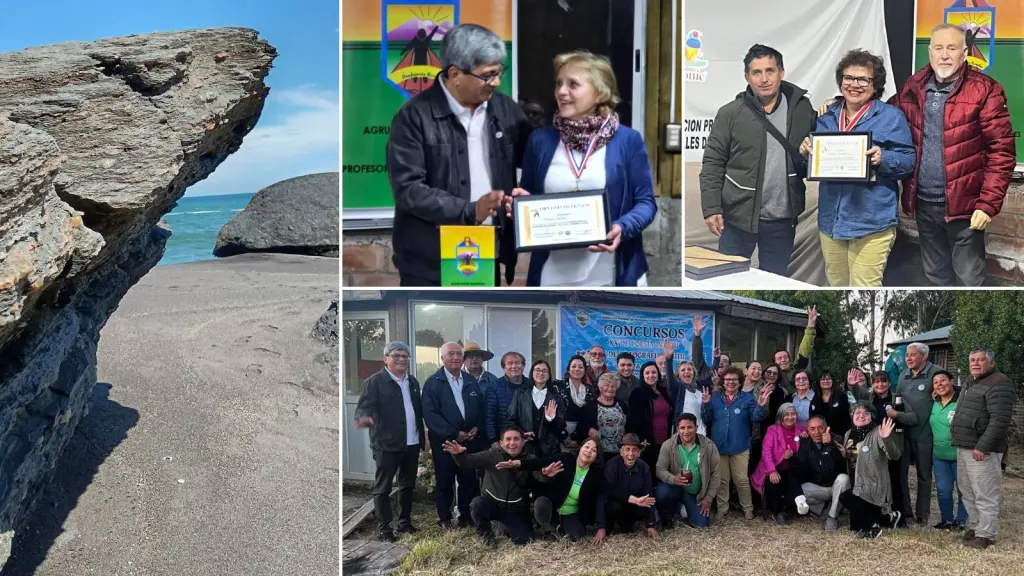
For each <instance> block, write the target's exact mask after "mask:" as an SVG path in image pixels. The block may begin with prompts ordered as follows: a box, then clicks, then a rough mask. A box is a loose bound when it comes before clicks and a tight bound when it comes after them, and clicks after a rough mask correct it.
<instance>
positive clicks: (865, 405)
mask: <svg viewBox="0 0 1024 576" xmlns="http://www.w3.org/2000/svg"><path fill="white" fill-rule="evenodd" d="M857 410H864V411H865V412H867V413H868V414H870V415H871V419H872V420H874V419H875V407H874V406H872V405H871V403H870V402H868V401H867V400H859V401H857V402H854V403H853V406H850V416H853V415H854V414H855V413H856V412H857Z"/></svg>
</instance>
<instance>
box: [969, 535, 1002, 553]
mask: <svg viewBox="0 0 1024 576" xmlns="http://www.w3.org/2000/svg"><path fill="white" fill-rule="evenodd" d="M995 543H996V541H995V540H990V539H988V538H982V537H980V536H979V537H976V538H972V539H970V540H965V541H964V546H967V547H968V548H974V549H975V550H984V549H985V548H988V547H989V546H992V545H993V544H995Z"/></svg>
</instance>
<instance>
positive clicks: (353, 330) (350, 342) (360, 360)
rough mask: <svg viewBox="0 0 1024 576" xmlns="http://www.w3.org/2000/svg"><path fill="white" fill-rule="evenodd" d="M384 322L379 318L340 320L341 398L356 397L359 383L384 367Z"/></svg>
mask: <svg viewBox="0 0 1024 576" xmlns="http://www.w3.org/2000/svg"><path fill="white" fill-rule="evenodd" d="M386 323H387V321H386V320H384V319H382V318H374V319H366V320H343V322H342V336H343V338H344V348H343V350H342V354H343V365H344V366H345V368H344V374H345V378H344V380H345V394H346V395H348V396H359V395H360V394H361V393H362V392H363V382H364V381H365V380H366V379H367V378H369V377H370V376H372V375H373V374H375V373H376V372H378V371H379V370H380V369H381V367H383V366H384V346H386V345H387V342H386V339H387V326H386Z"/></svg>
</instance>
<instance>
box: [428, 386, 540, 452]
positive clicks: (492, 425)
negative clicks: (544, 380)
mask: <svg viewBox="0 0 1024 576" xmlns="http://www.w3.org/2000/svg"><path fill="white" fill-rule="evenodd" d="M442 376H443V374H442ZM530 386H533V382H530V379H529V378H527V377H526V376H523V383H522V384H520V385H519V386H516V385H515V384H513V383H512V382H510V381H509V379H508V376H502V377H501V378H498V381H497V382H495V383H494V385H493V386H491V387H490V388H489V389H488V390H487V416H486V417H485V418H484V427H485V430H486V432H487V441H488V442H491V443H493V442H497V441H498V440H499V439H500V438H499V437H498V435H499V434H501V431H502V430H504V429H505V424H506V422H507V421H508V406H509V404H511V403H512V396H513V395H514V394H515V393H516V390H517V389H519V388H528V387H530ZM428 425H429V424H428Z"/></svg>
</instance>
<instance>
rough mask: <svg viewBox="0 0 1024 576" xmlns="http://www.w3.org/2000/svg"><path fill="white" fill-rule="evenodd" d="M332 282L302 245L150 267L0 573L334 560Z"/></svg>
mask: <svg viewBox="0 0 1024 576" xmlns="http://www.w3.org/2000/svg"><path fill="white" fill-rule="evenodd" d="M337 286H338V260H337V259H336V258H317V257H305V256H285V255H271V254H258V255H243V256H236V257H233V258H227V259H220V260H216V261H208V262H199V263H191V264H183V265H175V266H161V267H157V268H155V269H153V270H152V271H151V272H150V273H149V274H147V275H146V276H145V277H144V278H143V279H142V281H141V282H140V283H139V284H138V285H136V286H135V287H133V288H132V289H131V291H130V292H129V293H128V295H127V297H126V298H125V299H124V300H123V301H122V302H121V305H120V307H119V309H118V310H117V311H116V312H115V313H114V315H113V316H112V317H111V319H110V321H109V323H108V324H107V326H106V327H105V328H104V330H103V332H102V337H101V340H100V345H99V352H98V356H99V370H98V376H99V380H98V382H99V383H98V384H97V385H96V388H95V390H94V394H93V402H92V406H91V409H90V412H89V414H88V415H87V416H86V417H85V418H84V419H83V420H82V421H81V424H80V425H79V427H78V430H77V431H76V433H75V435H74V436H73V438H72V440H71V442H70V445H69V446H68V448H67V450H65V452H64V454H63V456H62V457H61V459H60V460H58V461H57V462H56V473H55V477H54V480H53V482H51V484H50V485H49V487H48V488H47V489H46V491H45V493H44V495H43V496H42V499H41V500H40V502H39V505H38V506H37V508H36V510H35V512H34V514H33V518H32V520H31V521H30V524H29V527H28V528H27V529H25V530H23V531H21V532H20V533H19V535H18V537H17V538H16V540H15V547H14V551H13V555H12V557H11V559H10V561H9V563H8V565H7V566H6V568H5V569H4V571H3V572H2V574H3V576H8V575H14V574H31V573H33V572H32V571H33V570H35V574H38V575H42V576H48V575H54V576H56V575H66V574H103V575H109V576H115V575H135V574H139V575H142V574H146V575H150V574H155V575H162V574H168V575H171V574H173V575H181V574H210V575H214V574H247V575H275V576H277V575H300V574H301V575H307V574H335V573H337V571H338V532H337V531H338V430H337V426H338V388H337V384H336V381H335V380H334V378H333V377H332V375H331V374H330V371H329V369H328V368H327V365H326V363H325V362H324V359H323V357H324V354H326V353H327V350H328V349H327V347H326V346H325V345H323V344H322V343H320V342H317V341H316V340H314V339H312V338H311V337H310V336H309V332H310V329H311V328H312V327H313V325H314V324H315V322H316V320H317V318H318V317H319V316H320V314H321V313H323V311H324V310H326V309H327V306H328V305H329V303H330V301H331V299H332V298H333V297H335V296H336V294H337Z"/></svg>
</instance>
